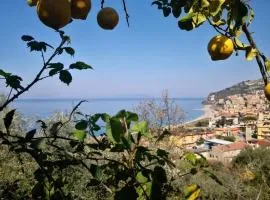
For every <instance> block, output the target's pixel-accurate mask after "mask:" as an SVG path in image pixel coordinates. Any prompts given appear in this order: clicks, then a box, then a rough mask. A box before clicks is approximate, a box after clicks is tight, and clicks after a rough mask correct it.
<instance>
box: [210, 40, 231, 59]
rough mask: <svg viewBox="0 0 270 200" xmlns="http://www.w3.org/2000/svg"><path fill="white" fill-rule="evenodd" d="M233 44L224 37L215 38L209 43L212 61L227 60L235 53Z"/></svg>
mask: <svg viewBox="0 0 270 200" xmlns="http://www.w3.org/2000/svg"><path fill="white" fill-rule="evenodd" d="M233 49H234V46H233V42H232V40H231V39H230V38H228V37H226V36H224V35H217V36H215V37H213V38H212V39H211V40H210V42H209V43H208V52H209V54H210V56H211V59H212V60H225V59H227V58H229V57H230V56H231V55H232V53H233Z"/></svg>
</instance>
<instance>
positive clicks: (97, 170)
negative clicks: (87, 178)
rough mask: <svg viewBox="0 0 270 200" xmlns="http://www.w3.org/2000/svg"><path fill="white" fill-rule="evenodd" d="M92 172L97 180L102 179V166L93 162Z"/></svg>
mask: <svg viewBox="0 0 270 200" xmlns="http://www.w3.org/2000/svg"><path fill="white" fill-rule="evenodd" d="M90 172H91V174H92V176H93V177H94V178H95V179H97V180H99V179H100V177H101V169H100V167H99V166H98V165H95V164H92V165H91V166H90Z"/></svg>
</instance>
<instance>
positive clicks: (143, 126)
mask: <svg viewBox="0 0 270 200" xmlns="http://www.w3.org/2000/svg"><path fill="white" fill-rule="evenodd" d="M131 131H133V132H136V133H141V134H142V135H143V136H145V137H148V138H150V137H151V135H150V133H149V128H148V123H147V122H146V121H141V122H137V123H135V124H134V125H133V127H132V128H131Z"/></svg>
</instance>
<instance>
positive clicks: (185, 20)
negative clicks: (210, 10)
mask: <svg viewBox="0 0 270 200" xmlns="http://www.w3.org/2000/svg"><path fill="white" fill-rule="evenodd" d="M194 16H195V14H194V13H189V14H187V15H186V16H184V17H182V18H181V19H180V20H179V21H178V26H179V28H180V29H183V30H186V31H191V30H192V29H193V28H194V27H195V25H194V24H193V17H194Z"/></svg>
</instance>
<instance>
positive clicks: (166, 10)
mask: <svg viewBox="0 0 270 200" xmlns="http://www.w3.org/2000/svg"><path fill="white" fill-rule="evenodd" d="M162 10H163V15H164V17H168V16H169V15H170V14H171V12H172V10H171V8H170V7H167V6H166V7H163V8H162Z"/></svg>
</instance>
